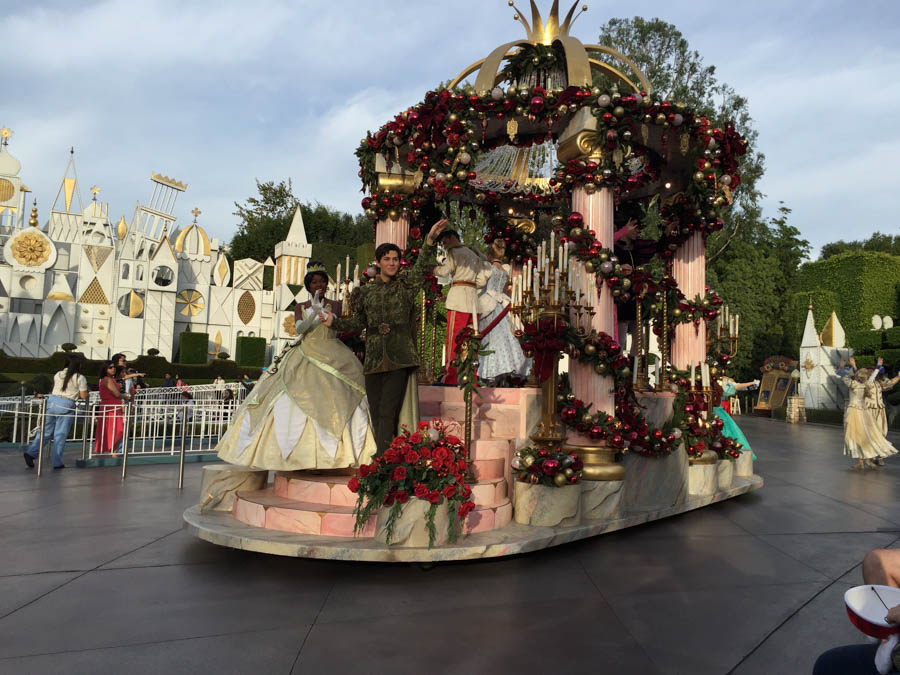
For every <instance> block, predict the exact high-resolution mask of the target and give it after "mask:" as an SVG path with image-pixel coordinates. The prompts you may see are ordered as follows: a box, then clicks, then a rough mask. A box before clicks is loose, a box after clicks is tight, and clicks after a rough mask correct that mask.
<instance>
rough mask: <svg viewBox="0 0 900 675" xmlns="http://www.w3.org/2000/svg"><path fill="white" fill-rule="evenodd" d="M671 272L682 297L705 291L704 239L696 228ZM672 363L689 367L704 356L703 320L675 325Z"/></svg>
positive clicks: (692, 296)
mask: <svg viewBox="0 0 900 675" xmlns="http://www.w3.org/2000/svg"><path fill="white" fill-rule="evenodd" d="M672 276H674V277H675V282H676V283H677V284H678V288H679V289H681V292H682V293H684V296H685V298H687V299H688V300H694V299H695V298H696V297H697V296H698V295H699V296H700V297H701V298H702V297H703V296H704V295H705V294H706V242H705V241H704V240H703V236H702V235H701V234H700V233H699V232H697V233H694V234H693V235H692V236H691V238H690V239H688V240H687V241H686V242H685V243H684V244H682V245H681V246H680V247H679V248H678V251H676V253H675V259H674V261H673V264H672ZM671 360H672V365H673V366H675V367H676V368H678V369H680V370H689V369H690V367H691V364H692V363H701V362H703V361H705V360H706V323H705V322H703V321H701V322H700V325H699V326H695V325H694V324H693V322H691V323H681V324H678V325H677V326H675V339H674V340H672V359H671Z"/></svg>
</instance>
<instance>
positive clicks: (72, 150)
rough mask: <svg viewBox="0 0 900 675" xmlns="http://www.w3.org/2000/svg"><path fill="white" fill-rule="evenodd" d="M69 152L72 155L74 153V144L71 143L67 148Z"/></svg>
mask: <svg viewBox="0 0 900 675" xmlns="http://www.w3.org/2000/svg"><path fill="white" fill-rule="evenodd" d="M69 154H70V155H72V156H74V155H75V146H74V145H73V146H72V147H70V148H69Z"/></svg>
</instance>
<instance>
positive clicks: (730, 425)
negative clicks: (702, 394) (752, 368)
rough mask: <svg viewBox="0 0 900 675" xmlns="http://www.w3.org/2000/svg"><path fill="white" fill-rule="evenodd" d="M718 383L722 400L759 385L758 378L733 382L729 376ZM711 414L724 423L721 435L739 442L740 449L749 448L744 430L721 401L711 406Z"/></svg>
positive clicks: (754, 456)
mask: <svg viewBox="0 0 900 675" xmlns="http://www.w3.org/2000/svg"><path fill="white" fill-rule="evenodd" d="M719 384H720V385H721V387H722V401H727V400H728V399H729V398H731V397H732V396H734V395H735V394H736V393H737V392H739V391H744V390H747V389H756V388H757V387H758V386H759V380H753V381H752V382H735V381H734V380H732V379H731V378H729V377H726V378H723V379H721V380H719ZM713 414H714V415H715V416H716V417H718V418H719V419H720V420H722V422H723V423H724V426H723V427H722V435H723V436H725V437H727V438H731V439H734V440H735V441H737V442H738V443H740V444H741V446H742V447H741V451H746V450H750V449H751V448H750V442H749V441H748V440H747V437H746V436H744V432H743V431H741V428H740V427H739V426H738V425H737V422H735V421H734V419H732V417H731V415H729V414H728V412H727V411H726V410H725V408H723V407H722V404H721V402H720V403H719V405H717V406H716V407H715V408H713ZM753 459H754V460H755V459H756V454H755V453H754V455H753Z"/></svg>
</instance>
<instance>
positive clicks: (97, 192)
mask: <svg viewBox="0 0 900 675" xmlns="http://www.w3.org/2000/svg"><path fill="white" fill-rule="evenodd" d="M91 193H93V195H94V201H97V195H99V194H100V188H98V187H97V186H96V185H92V186H91Z"/></svg>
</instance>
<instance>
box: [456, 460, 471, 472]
mask: <svg viewBox="0 0 900 675" xmlns="http://www.w3.org/2000/svg"><path fill="white" fill-rule="evenodd" d="M456 466H457V468H458V469H459V470H460V471H465V470H466V469H467V468H468V466H469V465H468V464H466V460H464V459H458V460H456Z"/></svg>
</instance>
